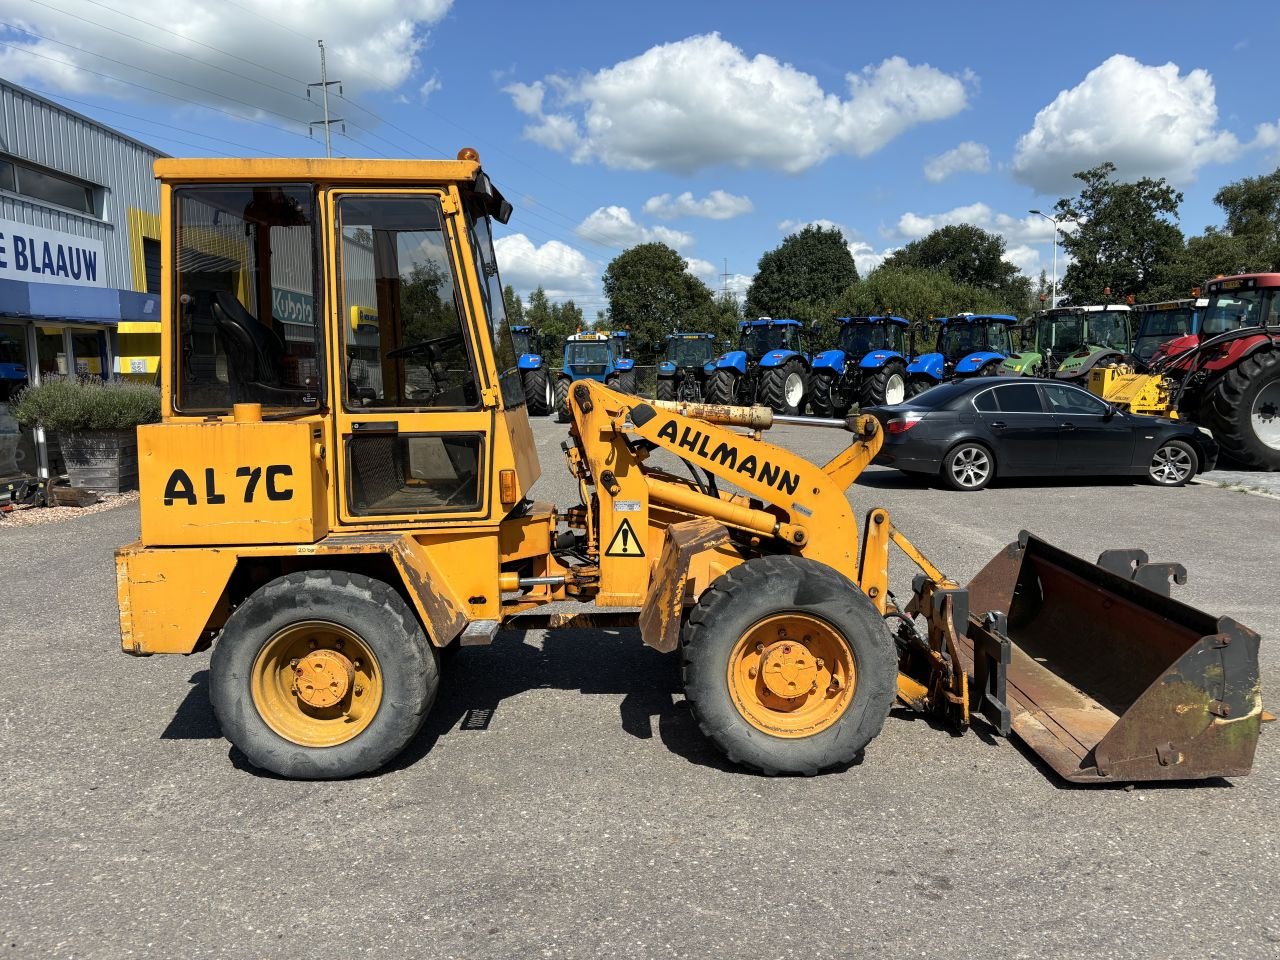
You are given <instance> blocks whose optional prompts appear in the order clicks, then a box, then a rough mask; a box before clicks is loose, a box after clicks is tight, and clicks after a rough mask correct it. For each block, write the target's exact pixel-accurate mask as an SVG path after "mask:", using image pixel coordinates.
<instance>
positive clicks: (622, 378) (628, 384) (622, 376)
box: [614, 370, 636, 397]
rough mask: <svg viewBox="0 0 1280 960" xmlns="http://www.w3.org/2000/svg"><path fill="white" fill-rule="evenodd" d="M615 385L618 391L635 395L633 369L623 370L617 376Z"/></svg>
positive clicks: (631, 395) (634, 373)
mask: <svg viewBox="0 0 1280 960" xmlns="http://www.w3.org/2000/svg"><path fill="white" fill-rule="evenodd" d="M617 383H618V385H617V387H615V388H614V389H616V390H617V391H618V392H619V393H625V394H627V396H630V397H634V396H635V395H636V372H635V371H634V370H623V371H622V372H621V373H619V374H618V376H617Z"/></svg>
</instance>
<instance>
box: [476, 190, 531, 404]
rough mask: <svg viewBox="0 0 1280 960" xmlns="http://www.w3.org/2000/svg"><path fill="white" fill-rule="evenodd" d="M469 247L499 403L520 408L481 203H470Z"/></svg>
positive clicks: (511, 347)
mask: <svg viewBox="0 0 1280 960" xmlns="http://www.w3.org/2000/svg"><path fill="white" fill-rule="evenodd" d="M471 216H472V223H471V246H472V253H473V254H474V255H475V258H476V270H477V272H478V273H479V275H480V295H481V297H482V298H483V299H484V307H485V315H486V317H487V318H488V321H489V333H490V335H491V336H492V337H493V358H494V360H495V361H496V362H497V365H498V383H499V385H500V386H501V388H502V402H503V404H504V405H505V406H507V407H518V406H523V405H524V401H525V395H524V384H523V381H522V380H521V379H520V371H519V370H517V369H516V357H518V356H519V353H518V352H517V351H516V348H515V344H514V343H513V342H512V339H511V325H510V323H509V322H508V320H507V301H506V299H505V298H504V297H503V296H502V279H501V278H500V277H499V276H498V258H497V256H496V255H495V254H494V252H493V229H492V227H493V225H492V224H491V223H490V221H489V217H488V216H487V215H486V214H485V212H484V206H483V201H482V200H481V198H479V197H475V198H474V199H473V202H472V205H471Z"/></svg>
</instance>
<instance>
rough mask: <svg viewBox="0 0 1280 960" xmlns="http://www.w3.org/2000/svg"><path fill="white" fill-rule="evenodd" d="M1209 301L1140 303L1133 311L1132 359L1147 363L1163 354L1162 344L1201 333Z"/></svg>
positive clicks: (1201, 299) (1202, 299) (1190, 300)
mask: <svg viewBox="0 0 1280 960" xmlns="http://www.w3.org/2000/svg"><path fill="white" fill-rule="evenodd" d="M1208 305H1209V301H1208V300H1207V299H1204V298H1200V299H1189V300H1168V301H1165V302H1163V303H1139V304H1137V305H1136V306H1135V307H1134V308H1133V316H1134V321H1135V327H1136V332H1135V333H1134V335H1133V351H1132V355H1133V357H1134V358H1135V359H1136V360H1138V361H1139V362H1141V363H1147V362H1148V361H1150V360H1152V359H1154V358H1155V357H1156V356H1160V355H1165V354H1166V353H1167V350H1162V349H1161V348H1162V347H1164V346H1165V344H1170V343H1175V342H1178V341H1180V340H1182V339H1183V338H1185V337H1187V336H1189V335H1194V334H1197V333H1199V332H1200V321H1201V319H1202V317H1203V316H1204V308H1205V307H1206V306H1208Z"/></svg>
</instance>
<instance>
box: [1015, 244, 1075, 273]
mask: <svg viewBox="0 0 1280 960" xmlns="http://www.w3.org/2000/svg"><path fill="white" fill-rule="evenodd" d="M1004 259H1005V261H1006V262H1007V263H1012V264H1013V265H1014V266H1015V267H1017V268H1018V269H1019V270H1020V271H1021V272H1022V273H1024V274H1026V275H1027V276H1028V277H1036V276H1038V275H1039V273H1040V271H1041V270H1042V269H1043V268H1044V265H1043V264H1042V263H1041V262H1040V251H1039V250H1037V249H1036V248H1035V247H1031V246H1028V245H1027V244H1025V243H1020V244H1018V245H1017V246H1012V247H1006V248H1005V251H1004ZM1063 262H1065V261H1063V259H1062V257H1059V258H1058V263H1059V266H1061V265H1062V263H1063Z"/></svg>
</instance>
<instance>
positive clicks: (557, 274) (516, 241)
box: [493, 233, 601, 300]
mask: <svg viewBox="0 0 1280 960" xmlns="http://www.w3.org/2000/svg"><path fill="white" fill-rule="evenodd" d="M493 246H494V251H495V253H496V254H497V257H498V269H499V272H500V273H501V276H502V282H503V283H504V284H505V283H509V284H511V285H512V286H513V287H515V288H516V290H518V291H522V292H524V293H526V294H527V293H528V291H530V290H533V289H534V288H536V287H538V286H541V287H542V288H543V289H544V290H545V291H546V292H547V296H548V297H550V298H551V299H552V300H564V299H566V298H579V299H580V298H583V297H598V296H599V294H600V273H601V271H600V265H599V264H598V263H595V262H594V261H592V260H589V259H588V258H587V257H586V256H585V255H584V254H583V253H582V251H580V250H577V249H575V248H574V247H571V246H569V245H568V244H567V243H561V242H560V241H559V240H548V241H547V242H546V243H544V244H543V245H542V246H540V247H539V246H537V245H535V244H534V243H533V241H532V240H530V239H529V238H528V237H527V236H525V235H524V234H523V233H513V234H510V235H509V236H505V237H498V238H497V239H496V240H495V241H494V243H493Z"/></svg>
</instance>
